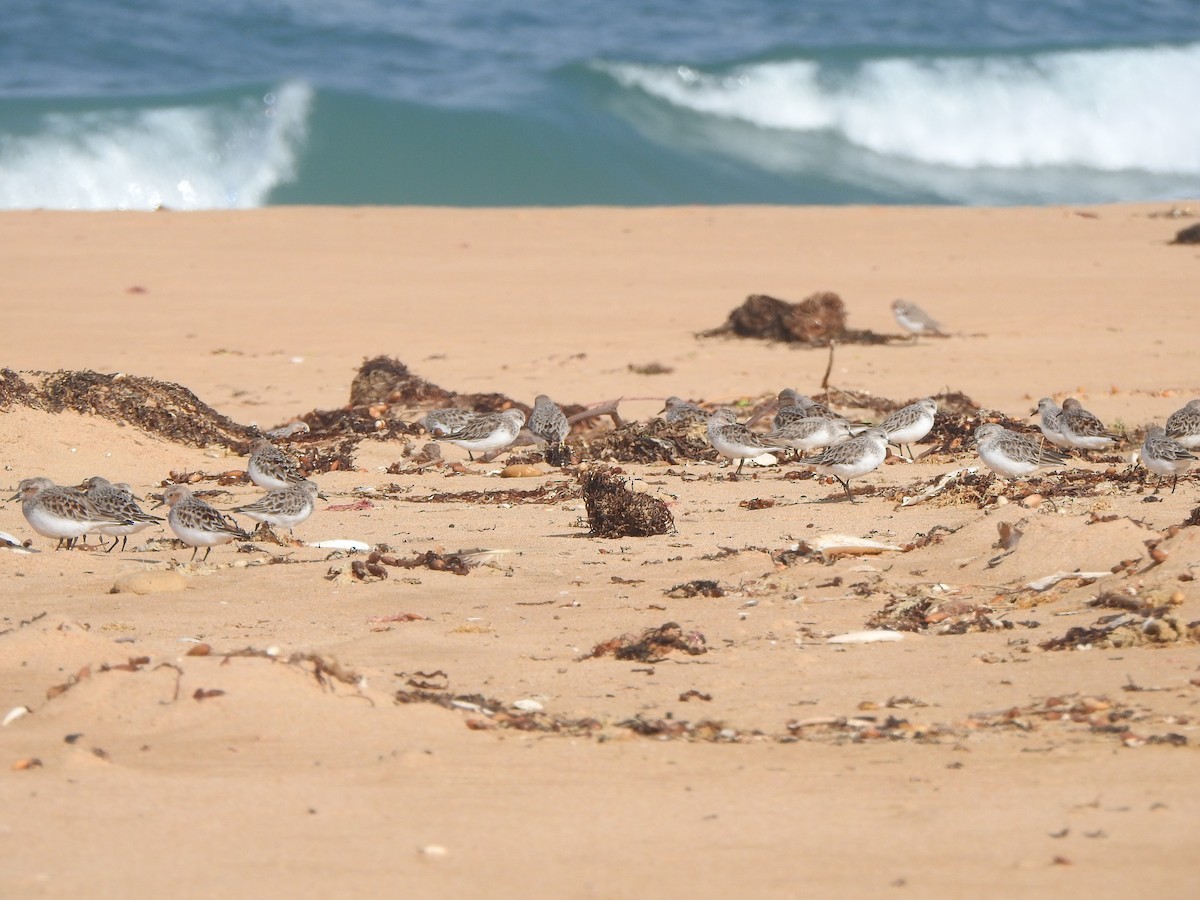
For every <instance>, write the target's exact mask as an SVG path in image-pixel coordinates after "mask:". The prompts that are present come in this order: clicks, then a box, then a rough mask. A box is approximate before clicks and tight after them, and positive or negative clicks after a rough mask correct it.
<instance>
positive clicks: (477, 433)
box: [446, 409, 525, 462]
mask: <svg viewBox="0 0 1200 900" xmlns="http://www.w3.org/2000/svg"><path fill="white" fill-rule="evenodd" d="M524 424H525V413H523V412H521V410H519V409H508V410H505V411H504V412H502V413H488V414H487V415H482V416H477V417H476V418H475V419H474V420H472V421H471V422H468V423H467V424H466V425H464V426H463V427H462V428H460V429H459V430H458V431H456V432H454V433H453V434H448V435H446V440H447V441H449V442H450V443H451V444H455V445H456V446H459V447H462V448H463V449H464V450H466V451H467V457H468V458H469V459H470V460H471V461H472V462H473V461H474V460H475V454H476V453H480V454H487V453H493V452H495V451H497V450H503V449H504V448H505V447H507V446H508V445H509V444H511V443H512V442H513V441H515V440H516V439H517V435H518V434H520V433H521V426H523V425H524Z"/></svg>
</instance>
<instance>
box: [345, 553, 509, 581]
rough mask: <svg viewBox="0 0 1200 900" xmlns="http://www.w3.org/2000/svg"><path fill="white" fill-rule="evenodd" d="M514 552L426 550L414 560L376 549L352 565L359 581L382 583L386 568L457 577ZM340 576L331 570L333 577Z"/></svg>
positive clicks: (386, 575) (385, 575)
mask: <svg viewBox="0 0 1200 900" xmlns="http://www.w3.org/2000/svg"><path fill="white" fill-rule="evenodd" d="M512 552H515V551H506V550H466V551H460V552H458V553H447V554H445V555H442V554H441V553H438V552H437V551H436V550H426V551H425V552H424V553H417V554H416V555H415V556H414V557H413V558H412V559H400V558H399V557H397V556H393V555H392V554H391V553H383V552H380V551H379V550H374V551H372V552H371V554H370V555H369V556H368V557H367V558H366V559H365V560H364V559H356V560H354V561H353V562H352V563H350V573H351V574H352V575H353V576H354V577H355V578H357V579H358V580H359V581H382V580H384V579H386V578H387V577H388V573H387V568H385V567H386V566H390V567H391V568H396V569H421V568H424V569H430V570H431V571H434V572H451V573H453V574H455V575H466V574H467V573H468V572H469V571H470V569H471V567H472V566H477V565H482V564H483V563H484V562H488V561H491V560H492V559H494V558H496V556H498V555H499V554H502V553H512ZM338 574H340V570H338V572H333V571H332V570H331V576H333V577H336V576H337V575H338Z"/></svg>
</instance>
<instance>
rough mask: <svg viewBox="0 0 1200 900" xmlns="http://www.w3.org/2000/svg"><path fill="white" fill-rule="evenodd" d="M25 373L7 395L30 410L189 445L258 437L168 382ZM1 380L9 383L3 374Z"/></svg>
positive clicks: (239, 442)
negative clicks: (91, 419)
mask: <svg viewBox="0 0 1200 900" xmlns="http://www.w3.org/2000/svg"><path fill="white" fill-rule="evenodd" d="M24 374H25V375H26V376H28V377H29V379H30V380H29V382H28V383H26V382H24V381H22V382H21V384H22V385H24V386H23V387H21V386H17V387H16V388H15V389H14V391H12V392H8V391H6V392H5V396H6V397H8V398H10V399H12V400H15V401H16V402H20V403H23V404H24V405H27V406H31V407H33V408H34V409H41V410H44V411H46V412H50V413H60V412H63V411H64V410H73V411H74V412H78V413H83V414H85V415H93V416H99V417H101V418H105V419H110V420H112V421H114V422H120V423H122V424H125V425H135V426H137V427H138V428H141V429H143V430H144V431H148V432H150V433H151V434H156V435H160V436H161V437H164V438H167V439H168V440H172V441H176V442H178V443H181V444H189V445H191V446H193V447H208V446H211V445H214V444H217V445H224V446H227V447H232V448H235V449H244V448H246V447H249V445H250V444H251V443H252V442H253V441H254V440H255V439H256V438H258V437H259V436H260V435H259V433H258V431H257V429H254V428H251V427H249V426H246V425H239V424H238V423H236V422H234V421H233V420H232V419H230V418H229V417H228V416H224V415H222V414H221V413H219V412H217V411H216V410H215V409H213V408H212V407H211V406H209V405H208V404H207V403H204V402H202V401H201V400H200V399H199V398H197V397H196V395H195V394H193V393H192V392H191V391H189V390H188V389H187V388H185V387H183V386H181V385H178V384H172V383H170V382H167V381H159V380H157V379H155V378H144V377H141V376H137V375H123V374H115V375H102V374H100V373H99V372H91V371H82V372H69V371H59V372H27V373H24ZM17 380H20V379H19V378H18V379H17ZM5 381H6V383H12V382H11V381H10V378H9V375H8V372H7V370H6V372H5Z"/></svg>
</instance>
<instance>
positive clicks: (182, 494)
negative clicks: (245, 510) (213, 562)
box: [155, 484, 250, 562]
mask: <svg viewBox="0 0 1200 900" xmlns="http://www.w3.org/2000/svg"><path fill="white" fill-rule="evenodd" d="M164 504H166V505H167V506H170V507H171V511H170V512H169V513H168V514H167V524H168V525H170V526H171V530H172V531H174V532H175V536H176V537H178V538H179V539H180V540H181V541H183V542H184V543H185V544H187V545H188V546H189V547H191V548H192V561H195V559H196V553H197V552H198V551H199V550H200V548H201V547H207V548H208V549H207V550H205V551H204V560H201V562H204V561H205V560H207V559H208V554H210V553H212V548H213V547H215V546H217V544H228V543H229V542H230V541H232V540H234V539H237V540H240V541H248V540H250V535H249V534H247V533H246V532H245V531H243V530H242V528H241V526H239V525H238V524H237V523H236V522H235V521H233V519H231V518H229V517H228V516H226V515H225V514H224V513H222V512H220V511H219V510H216V509H214V508H213V507H211V506H209V505H208V504H207V503H205V502H204V501H203V500H201V499H200V498H199V497H194V496H192V491H191V488H189V487H187V486H186V485H182V484H173V485H171V486H170V487H169V488H167V489H166V490H165V491H163V495H162V500H161V501H159V502H158V503H157V504H155V508H157V507H159V506H162V505H164Z"/></svg>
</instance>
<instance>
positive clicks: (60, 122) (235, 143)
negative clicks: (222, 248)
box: [0, 82, 313, 210]
mask: <svg viewBox="0 0 1200 900" xmlns="http://www.w3.org/2000/svg"><path fill="white" fill-rule="evenodd" d="M312 95H313V91H312V89H311V88H310V87H309V86H308V85H306V84H303V83H299V82H291V83H287V84H284V85H282V86H281V87H280V88H278V89H277V90H275V91H272V92H271V93H268V94H267V95H265V96H264V97H262V98H254V99H253V100H251V99H245V100H241V101H237V100H234V101H232V102H231V101H220V102H219V101H214V102H212V103H210V104H206V103H197V104H187V105H176V106H171V105H167V104H163V105H159V106H154V107H150V106H146V107H143V108H140V109H115V108H114V109H105V110H93V111H81V112H56V113H48V114H45V115H43V116H42V117H41V118H40V119H39V121H38V123H37V127H36V129H34V130H32V131H31V132H29V133H26V134H22V135H20V136H8V137H4V136H0V208H4V209H31V208H46V209H135V210H136V209H140V210H149V209H156V208H159V207H169V208H171V209H181V210H189V209H236V208H246V207H254V206H261V205H262V204H263V203H264V202H265V201H266V198H267V195H268V194H269V193H270V191H271V190H272V188H274V187H276V186H277V185H280V184H284V183H286V182H288V181H290V180H292V179H293V178H294V177H295V174H296V159H297V155H298V152H299V150H300V149H301V147H302V146H303V143H304V140H305V138H306V134H307V123H308V115H309V109H310V107H311V105H312Z"/></svg>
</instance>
